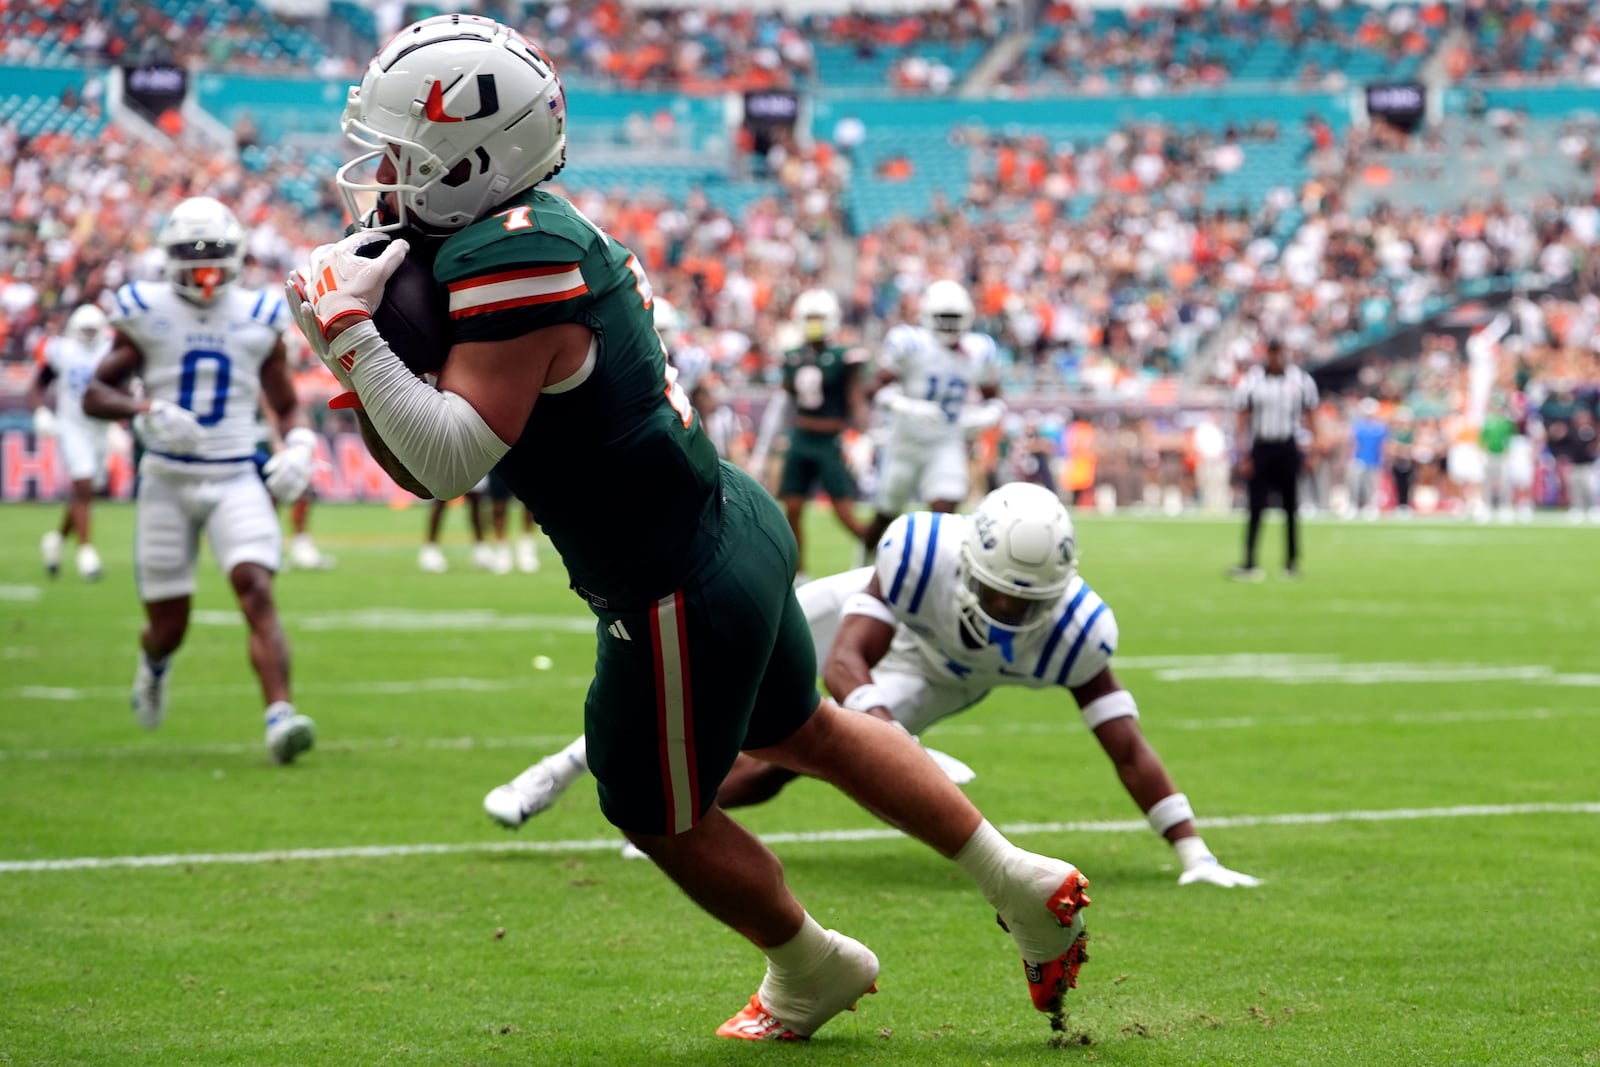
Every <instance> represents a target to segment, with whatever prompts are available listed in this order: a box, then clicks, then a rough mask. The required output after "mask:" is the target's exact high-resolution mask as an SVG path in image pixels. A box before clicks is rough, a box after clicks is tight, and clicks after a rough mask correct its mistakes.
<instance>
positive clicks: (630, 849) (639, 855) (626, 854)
mask: <svg viewBox="0 0 1600 1067" xmlns="http://www.w3.org/2000/svg"><path fill="white" fill-rule="evenodd" d="M620 855H621V856H622V858H623V859H625V860H647V859H649V858H650V854H649V853H648V852H646V851H645V850H644V849H642V848H640V847H639V846H638V845H636V844H634V843H633V842H632V841H624V842H623V843H622V852H621V853H620Z"/></svg>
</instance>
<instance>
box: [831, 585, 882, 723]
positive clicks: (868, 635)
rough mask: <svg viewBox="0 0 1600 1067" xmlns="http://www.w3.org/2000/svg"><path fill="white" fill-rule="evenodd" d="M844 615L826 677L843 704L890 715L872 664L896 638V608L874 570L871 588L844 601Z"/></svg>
mask: <svg viewBox="0 0 1600 1067" xmlns="http://www.w3.org/2000/svg"><path fill="white" fill-rule="evenodd" d="M843 614H844V617H843V618H842V619H841V620H840V621H839V631H838V633H837V634H835V635H834V638H833V646H832V647H831V648H830V649H829V650H828V659H827V662H826V663H825V664H823V668H822V681H823V684H824V685H826V686H827V687H828V692H830V693H832V694H833V696H834V699H836V700H838V701H839V706H840V707H844V708H849V709H850V710H852V711H865V712H868V713H870V714H873V715H876V716H878V718H880V719H889V720H891V721H892V719H893V716H891V715H890V714H889V707H888V703H887V699H886V698H885V697H884V695H883V693H882V692H881V691H880V690H879V689H878V687H877V686H876V685H874V684H873V682H872V668H873V667H875V666H877V664H878V661H879V660H881V659H883V657H884V656H886V655H888V653H889V645H890V644H891V643H893V641H894V630H895V625H896V620H895V617H894V611H893V609H892V608H890V607H889V604H888V602H887V601H885V600H884V599H883V589H882V587H881V586H880V585H879V584H878V576H877V575H876V574H874V575H873V576H872V580H871V581H870V582H868V583H867V588H866V589H865V590H863V591H862V592H860V593H854V594H852V595H851V596H850V597H849V598H848V599H847V600H845V602H844V607H843Z"/></svg>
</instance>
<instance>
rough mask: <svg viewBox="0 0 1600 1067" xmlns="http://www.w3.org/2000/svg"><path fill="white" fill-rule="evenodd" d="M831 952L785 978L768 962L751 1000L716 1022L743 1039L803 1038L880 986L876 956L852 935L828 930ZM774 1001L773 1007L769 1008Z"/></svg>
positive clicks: (720, 1031) (721, 1029) (726, 1032)
mask: <svg viewBox="0 0 1600 1067" xmlns="http://www.w3.org/2000/svg"><path fill="white" fill-rule="evenodd" d="M828 939H829V941H830V942H831V943H832V949H833V950H832V952H831V953H829V955H828V957H827V958H826V959H824V960H823V961H821V962H820V963H819V964H817V965H816V967H815V968H814V969H811V970H809V971H808V972H807V973H805V974H803V975H794V974H791V975H788V976H787V977H782V976H779V975H777V974H775V973H774V972H773V970H772V968H771V966H770V965H769V966H768V968H767V976H766V978H765V979H764V980H763V981H762V983H761V988H760V989H758V990H757V991H756V993H755V995H754V996H752V997H751V998H750V1003H749V1004H747V1005H745V1006H744V1008H743V1009H741V1010H740V1012H739V1014H737V1015H735V1016H734V1017H733V1018H731V1019H729V1020H728V1021H727V1022H725V1023H723V1024H722V1025H721V1026H719V1027H717V1036H718V1037H731V1038H734V1039H736V1040H740V1041H805V1040H806V1039H808V1038H809V1037H810V1036H811V1035H812V1034H814V1033H816V1032H817V1031H818V1030H820V1029H821V1028H822V1027H823V1025H824V1024H825V1023H827V1021H828V1020H829V1019H832V1018H833V1017H834V1016H836V1015H838V1014H839V1013H840V1012H841V1011H855V1010H856V1001H858V1000H860V999H861V997H862V996H864V995H865V994H867V993H876V992H877V991H878V981H877V979H878V957H877V956H875V955H873V954H872V950H871V949H869V948H867V946H865V945H863V944H862V943H861V942H859V941H857V940H855V939H854V938H850V937H846V936H845V935H844V934H841V933H839V932H838V931H837V930H829V931H828ZM769 1005H770V1007H769Z"/></svg>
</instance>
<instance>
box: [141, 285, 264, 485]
mask: <svg viewBox="0 0 1600 1067" xmlns="http://www.w3.org/2000/svg"><path fill="white" fill-rule="evenodd" d="M116 304H117V307H116V314H115V315H114V316H113V317H112V319H111V325H112V326H113V327H115V328H116V330H117V332H119V333H121V334H122V335H123V336H124V337H126V338H128V340H130V341H132V342H133V343H134V345H135V346H137V347H138V349H139V352H140V354H141V355H142V356H143V357H144V369H143V370H142V371H141V372H140V375H139V376H140V378H141V379H143V381H144V389H145V394H146V395H147V396H149V397H151V398H152V399H161V400H170V401H171V402H172V403H174V404H177V405H178V406H179V407H183V408H188V409H189V410H190V411H192V412H194V413H195V417H196V418H197V419H198V420H199V422H200V425H201V426H202V427H204V428H205V431H206V432H205V436H204V437H203V438H202V439H201V442H200V447H199V448H198V449H197V450H196V451H195V452H194V453H193V454H192V455H186V456H173V455H167V454H165V453H160V452H155V451H148V450H147V451H146V452H145V455H146V457H149V458H153V459H158V460H161V461H164V464H163V465H164V466H166V467H168V468H169V469H188V470H200V469H202V468H204V469H207V471H208V473H224V472H225V471H224V468H227V469H228V470H231V468H232V466H233V465H235V464H239V465H243V464H248V463H249V462H250V461H251V458H252V456H254V454H255V450H256V440H257V438H258V437H259V436H260V435H259V433H258V431H257V418H258V414H259V408H260V398H261V365H262V364H263V363H265V362H266V361H267V357H268V356H270V355H272V353H273V350H274V349H275V348H277V346H278V342H279V339H280V335H281V334H282V332H283V330H284V328H285V327H286V326H287V325H288V324H289V321H290V317H289V312H288V309H287V308H286V307H285V305H284V300H283V297H282V296H280V295H277V294H273V293H270V292H268V291H266V290H260V291H256V290H252V289H245V288H242V287H240V286H236V285H230V286H227V287H226V288H224V289H222V290H221V291H220V292H219V293H218V295H217V298H216V300H215V301H213V302H212V303H211V304H210V305H208V306H204V307H202V306H200V305H198V304H193V303H190V302H189V301H188V300H185V299H184V298H183V297H181V296H179V295H178V294H177V293H176V292H174V291H173V289H172V287H171V286H170V285H168V284H167V283H166V282H129V283H128V284H127V285H124V286H123V287H122V288H120V289H118V290H117V292H116Z"/></svg>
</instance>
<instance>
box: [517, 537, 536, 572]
mask: <svg viewBox="0 0 1600 1067" xmlns="http://www.w3.org/2000/svg"><path fill="white" fill-rule="evenodd" d="M517 570H519V571H521V572H522V573H523V574H534V573H536V572H537V571H538V570H539V545H538V542H536V541H534V539H533V538H531V537H523V538H519V539H518V540H517Z"/></svg>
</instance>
